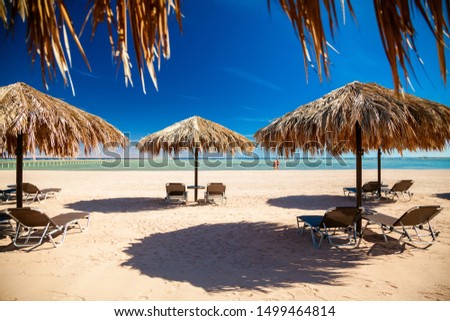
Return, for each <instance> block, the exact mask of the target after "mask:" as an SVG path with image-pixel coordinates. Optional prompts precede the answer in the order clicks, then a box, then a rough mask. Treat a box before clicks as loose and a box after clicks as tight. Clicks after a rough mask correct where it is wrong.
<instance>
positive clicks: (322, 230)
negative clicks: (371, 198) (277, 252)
mask: <svg viewBox="0 0 450 321" xmlns="http://www.w3.org/2000/svg"><path fill="white" fill-rule="evenodd" d="M363 212H364V209H363V208H357V207H333V208H330V209H328V210H327V211H326V212H325V214H324V215H323V217H322V218H321V220H320V221H319V220H318V219H319V218H320V217H319V218H317V217H315V219H311V218H312V216H305V215H302V216H297V228H298V233H299V234H300V235H303V233H304V231H305V229H306V228H309V229H310V231H311V239H312V243H313V246H314V247H315V248H316V249H319V248H320V247H321V246H322V242H323V240H325V239H326V240H327V241H328V243H329V244H330V246H331V247H337V248H346V247H350V248H356V247H358V246H359V244H360V242H361V237H359V235H358V231H357V221H358V219H359V217H360V216H361V215H362V213H363ZM314 221H315V222H314ZM335 240H339V241H346V242H345V243H342V244H341V243H339V244H338V243H336V242H335Z"/></svg>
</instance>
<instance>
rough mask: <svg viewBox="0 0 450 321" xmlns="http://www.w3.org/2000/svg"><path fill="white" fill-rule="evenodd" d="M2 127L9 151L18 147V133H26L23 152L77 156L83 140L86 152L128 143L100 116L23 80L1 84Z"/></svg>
mask: <svg viewBox="0 0 450 321" xmlns="http://www.w3.org/2000/svg"><path fill="white" fill-rule="evenodd" d="M0 129H1V132H2V134H1V135H2V136H3V138H5V139H6V151H7V152H8V154H12V153H13V152H14V151H15V149H16V148H17V146H16V145H17V136H18V135H19V134H23V141H24V146H23V153H34V152H35V151H36V150H39V151H40V152H42V153H44V154H45V155H48V156H61V157H68V156H70V157H72V156H76V155H78V153H79V149H80V143H82V144H83V145H84V151H85V153H86V154H88V153H90V152H91V151H92V150H94V149H97V148H98V147H99V145H100V144H102V145H105V144H108V145H109V146H118V145H119V146H122V147H125V146H126V144H127V139H126V137H125V136H124V135H123V134H122V133H121V132H120V131H119V130H117V129H116V128H115V127H114V126H112V125H111V124H109V123H107V122H106V121H104V120H103V119H101V118H100V117H98V116H95V115H92V114H90V113H87V112H85V111H83V110H81V109H78V108H76V107H74V106H72V105H69V104H68V103H65V102H63V101H61V100H59V99H56V98H53V97H51V96H49V95H46V94H44V93H42V92H40V91H38V90H36V89H34V88H32V87H30V86H28V85H26V84H24V83H15V84H11V85H8V86H4V87H0Z"/></svg>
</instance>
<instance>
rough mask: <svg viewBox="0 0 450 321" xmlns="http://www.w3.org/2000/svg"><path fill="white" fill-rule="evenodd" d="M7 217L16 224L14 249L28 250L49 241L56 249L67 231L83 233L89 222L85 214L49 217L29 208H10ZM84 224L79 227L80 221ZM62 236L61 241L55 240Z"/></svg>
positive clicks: (75, 213) (87, 215)
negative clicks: (77, 229)
mask: <svg viewBox="0 0 450 321" xmlns="http://www.w3.org/2000/svg"><path fill="white" fill-rule="evenodd" d="M7 213H8V215H10V216H11V218H12V219H13V220H14V221H15V222H16V228H15V230H16V233H15V235H14V237H13V243H14V245H15V246H16V247H18V248H22V247H30V249H29V250H32V249H34V248H35V247H37V246H39V245H41V244H42V243H43V242H44V241H45V240H49V241H50V242H52V244H53V245H54V246H55V247H57V246H59V245H61V244H62V243H63V242H64V239H65V237H66V234H67V230H68V229H70V228H73V227H78V228H79V229H80V231H81V232H83V231H85V230H86V229H87V228H88V226H89V222H90V214H89V213H86V212H73V213H67V214H60V215H58V216H55V217H51V218H50V217H49V216H48V215H47V214H45V213H44V212H42V211H41V210H39V209H33V208H29V207H24V208H10V209H8V210H7ZM82 220H85V221H86V223H85V224H83V226H82V225H81V223H80V222H81V221H82ZM61 234H62V237H61V240H60V241H56V240H55V238H56V237H58V236H59V235H61Z"/></svg>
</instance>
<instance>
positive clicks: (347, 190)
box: [343, 181, 379, 198]
mask: <svg viewBox="0 0 450 321" xmlns="http://www.w3.org/2000/svg"><path fill="white" fill-rule="evenodd" d="M378 187H379V184H378V181H370V182H366V183H364V185H363V186H362V196H363V197H364V198H368V197H369V196H378V195H377V194H378ZM343 190H344V196H350V195H356V187H344V188H343Z"/></svg>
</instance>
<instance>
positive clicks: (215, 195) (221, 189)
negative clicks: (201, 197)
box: [205, 183, 227, 205]
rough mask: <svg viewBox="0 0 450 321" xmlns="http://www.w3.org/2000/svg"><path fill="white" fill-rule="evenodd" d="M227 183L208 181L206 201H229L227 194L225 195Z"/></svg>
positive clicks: (224, 202)
mask: <svg viewBox="0 0 450 321" xmlns="http://www.w3.org/2000/svg"><path fill="white" fill-rule="evenodd" d="M225 190H226V185H224V184H223V183H208V185H207V186H206V192H205V202H208V203H212V204H218V202H216V201H217V200H220V202H221V203H222V205H225V204H226V203H227V196H226V195H225Z"/></svg>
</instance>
